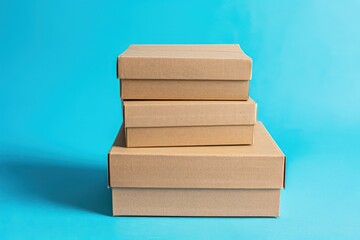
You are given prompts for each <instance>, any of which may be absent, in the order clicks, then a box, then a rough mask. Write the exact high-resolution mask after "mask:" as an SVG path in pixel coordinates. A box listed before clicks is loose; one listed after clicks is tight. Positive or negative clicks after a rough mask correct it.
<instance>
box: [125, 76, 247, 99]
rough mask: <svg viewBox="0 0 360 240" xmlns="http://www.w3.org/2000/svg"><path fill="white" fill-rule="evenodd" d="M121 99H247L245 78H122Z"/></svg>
mask: <svg viewBox="0 0 360 240" xmlns="http://www.w3.org/2000/svg"><path fill="white" fill-rule="evenodd" d="M121 87H122V90H121V94H122V95H121V97H122V98H123V99H125V100H170V99H171V100H247V99H248V98H249V81H240V80H239V81H223V80H151V79H140V80H139V79H138V80H135V79H122V80H121Z"/></svg>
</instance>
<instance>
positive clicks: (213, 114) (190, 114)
mask: <svg viewBox="0 0 360 240" xmlns="http://www.w3.org/2000/svg"><path fill="white" fill-rule="evenodd" d="M123 103H124V123H125V127H126V128H128V127H174V126H183V127H184V126H219V125H254V124H255V123H256V110H257V105H256V103H255V102H254V101H253V100H252V99H249V100H247V101H124V102H123Z"/></svg>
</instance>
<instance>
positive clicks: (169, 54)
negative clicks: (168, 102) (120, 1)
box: [118, 44, 252, 80]
mask: <svg viewBox="0 0 360 240" xmlns="http://www.w3.org/2000/svg"><path fill="white" fill-rule="evenodd" d="M251 65H252V60H251V58H249V57H248V56H247V55H246V54H245V53H244V52H243V51H242V50H241V48H240V46H239V45H238V44H203V45H201V44H199V45H130V46H129V48H128V49H127V50H126V51H125V52H124V53H122V54H121V55H120V56H119V57H118V77H119V78H121V79H184V80H186V79H198V80H201V79H204V80H250V79H251Z"/></svg>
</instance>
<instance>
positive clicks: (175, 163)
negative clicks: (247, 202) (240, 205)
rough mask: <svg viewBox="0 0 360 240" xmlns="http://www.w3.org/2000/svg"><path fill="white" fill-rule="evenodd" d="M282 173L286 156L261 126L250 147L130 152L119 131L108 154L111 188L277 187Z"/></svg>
mask: <svg viewBox="0 0 360 240" xmlns="http://www.w3.org/2000/svg"><path fill="white" fill-rule="evenodd" d="M284 174H285V156H284V154H283V153H282V152H281V150H280V149H279V147H278V146H277V145H276V143H275V142H274V140H273V139H272V138H271V136H270V134H269V133H268V132H267V131H266V129H265V127H264V126H263V125H262V123H260V122H258V123H257V124H256V125H255V130H254V144H253V145H250V146H211V147H161V148H126V147H125V145H124V131H120V132H119V135H118V137H117V139H116V140H115V143H114V145H113V147H112V148H111V150H110V153H109V184H110V186H111V187H152V188H258V189H266V188H270V189H279V188H282V187H283V185H284Z"/></svg>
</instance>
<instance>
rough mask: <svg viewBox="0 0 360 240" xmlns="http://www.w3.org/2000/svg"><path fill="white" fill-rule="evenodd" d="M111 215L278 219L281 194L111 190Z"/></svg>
mask: <svg viewBox="0 0 360 240" xmlns="http://www.w3.org/2000/svg"><path fill="white" fill-rule="evenodd" d="M112 191H113V212H114V215H123V216H126V215H140V216H148V215H149V216H244V217H249V216H254V217H255V216H264V217H276V216H279V203H280V190H254V189H248V190H244V189H238V190H234V189H228V190H227V189H132V188H113V189H112Z"/></svg>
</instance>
